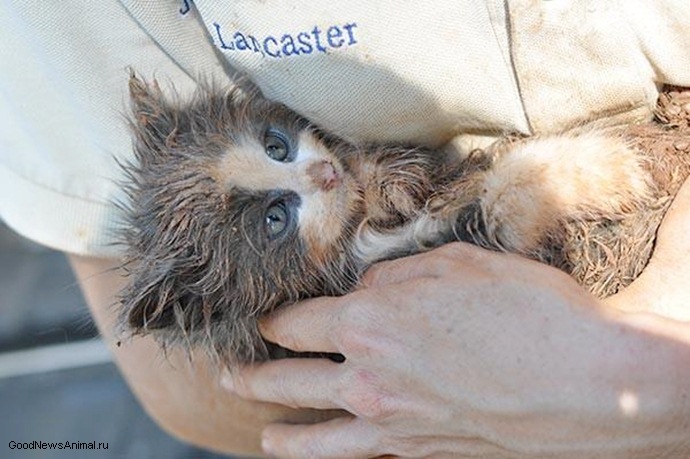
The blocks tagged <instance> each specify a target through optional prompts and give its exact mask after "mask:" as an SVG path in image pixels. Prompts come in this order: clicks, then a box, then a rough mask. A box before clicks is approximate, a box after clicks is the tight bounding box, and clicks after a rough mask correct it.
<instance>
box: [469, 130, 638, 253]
mask: <svg viewBox="0 0 690 459" xmlns="http://www.w3.org/2000/svg"><path fill="white" fill-rule="evenodd" d="M476 189H477V192H478V195H479V196H478V208H477V212H479V213H480V218H481V223H482V225H481V226H482V228H481V232H482V233H483V234H481V238H480V240H479V241H477V242H479V243H480V245H484V246H490V247H494V248H498V249H501V250H505V251H509V252H517V253H523V254H526V255H529V254H532V253H533V252H534V251H535V250H537V249H538V248H539V245H540V244H541V243H543V242H544V241H545V240H546V239H547V238H552V237H554V236H555V237H556V238H557V236H558V232H559V230H562V228H563V223H564V222H565V221H566V220H572V219H581V220H592V219H608V220H618V219H620V218H622V217H623V216H624V215H626V214H629V213H630V212H633V211H635V210H636V209H639V208H640V207H641V206H643V205H644V203H645V202H648V200H649V199H650V196H651V185H650V178H649V174H648V172H647V171H646V170H645V168H644V165H643V159H642V158H641V156H640V155H639V154H637V153H636V152H635V151H633V150H632V149H631V148H629V147H628V146H627V145H626V143H625V141H624V140H623V139H621V138H619V137H616V136H612V135H611V136H609V135H606V134H596V133H589V134H582V135H558V136H551V137H543V138H536V139H528V140H524V141H519V142H514V143H512V144H509V145H508V146H506V147H503V148H502V149H501V150H500V151H497V152H496V153H495V160H494V164H493V166H492V167H491V168H489V169H488V170H486V171H485V172H484V174H483V176H482V177H481V179H480V181H479V185H478V186H477V187H476Z"/></svg>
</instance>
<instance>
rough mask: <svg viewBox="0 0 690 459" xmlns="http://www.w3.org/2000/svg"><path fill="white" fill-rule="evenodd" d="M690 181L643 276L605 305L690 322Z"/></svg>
mask: <svg viewBox="0 0 690 459" xmlns="http://www.w3.org/2000/svg"><path fill="white" fill-rule="evenodd" d="M688 260H690V179H688V180H686V181H685V183H684V184H683V186H682V187H681V189H680V191H679V192H678V194H677V195H676V197H675V199H674V201H673V204H672V205H671V207H670V209H669V210H668V212H667V214H666V216H665V217H664V221H663V222H662V224H661V227H660V228H659V231H658V233H657V240H656V245H655V247H654V253H653V254H652V258H651V260H650V261H649V264H648V265H647V267H646V268H645V269H644V271H643V272H642V274H641V275H640V276H639V277H638V278H637V279H636V280H635V281H634V282H633V283H632V284H630V285H629V286H628V287H627V288H625V289H624V290H623V291H621V292H620V293H618V294H616V295H613V296H612V297H610V298H607V299H606V301H605V302H606V304H607V305H608V306H610V307H616V308H618V309H620V310H623V311H629V312H633V311H634V312H651V313H655V314H658V315H660V316H663V317H667V318H670V319H675V320H682V321H690V305H688V300H687V299H688V297H690V288H689V287H688V279H690V263H688Z"/></svg>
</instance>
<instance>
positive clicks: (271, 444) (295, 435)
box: [261, 417, 381, 459]
mask: <svg viewBox="0 0 690 459" xmlns="http://www.w3.org/2000/svg"><path fill="white" fill-rule="evenodd" d="M378 443H379V433H378V430H376V429H375V428H373V427H372V426H370V425H368V424H366V423H365V422H364V421H362V420H361V419H358V418H353V417H342V418H336V419H332V420H330V421H326V422H322V423H319V424H312V425H289V424H272V425H269V426H268V427H267V428H266V429H265V430H264V432H263V435H262V441H261V447H262V448H263V450H264V452H265V453H266V454H268V455H270V456H272V457H279V458H285V459H292V458H295V459H302V458H305V457H318V458H324V459H336V458H368V457H375V456H379V455H381V452H380V451H377V445H378Z"/></svg>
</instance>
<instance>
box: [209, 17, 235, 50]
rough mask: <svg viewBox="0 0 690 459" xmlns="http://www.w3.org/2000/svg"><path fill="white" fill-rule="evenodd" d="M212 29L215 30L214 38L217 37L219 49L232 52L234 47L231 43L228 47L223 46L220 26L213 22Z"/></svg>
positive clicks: (223, 41)
mask: <svg viewBox="0 0 690 459" xmlns="http://www.w3.org/2000/svg"><path fill="white" fill-rule="evenodd" d="M213 27H215V28H216V36H217V37H218V41H219V42H220V45H219V46H220V49H232V50H234V49H235V47H234V46H233V45H232V43H230V46H228V45H226V44H225V40H223V34H222V33H221V31H220V24H218V23H217V22H214V23H213Z"/></svg>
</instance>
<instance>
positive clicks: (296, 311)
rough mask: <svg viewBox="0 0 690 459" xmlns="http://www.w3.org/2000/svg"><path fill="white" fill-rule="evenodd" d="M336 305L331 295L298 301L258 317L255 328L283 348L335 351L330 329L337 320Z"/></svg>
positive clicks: (302, 350) (336, 299) (337, 301)
mask: <svg viewBox="0 0 690 459" xmlns="http://www.w3.org/2000/svg"><path fill="white" fill-rule="evenodd" d="M339 305H340V300H339V299H338V298H333V297H320V298H312V299H309V300H304V301H300V302H299V303H295V304H291V305H289V306H288V307H284V308H281V309H278V310H277V311H275V312H272V313H271V314H269V315H268V316H266V317H264V318H262V319H261V320H260V321H259V330H260V332H261V335H262V336H263V337H264V338H265V339H267V340H268V341H270V342H272V343H276V344H278V345H280V346H282V347H284V348H286V349H290V350H293V351H297V352H330V353H337V352H339V349H338V348H337V347H336V344H335V343H334V342H333V339H332V338H333V335H332V333H331V332H332V330H333V328H334V327H336V326H337V323H338V322H339V311H338V307H339Z"/></svg>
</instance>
